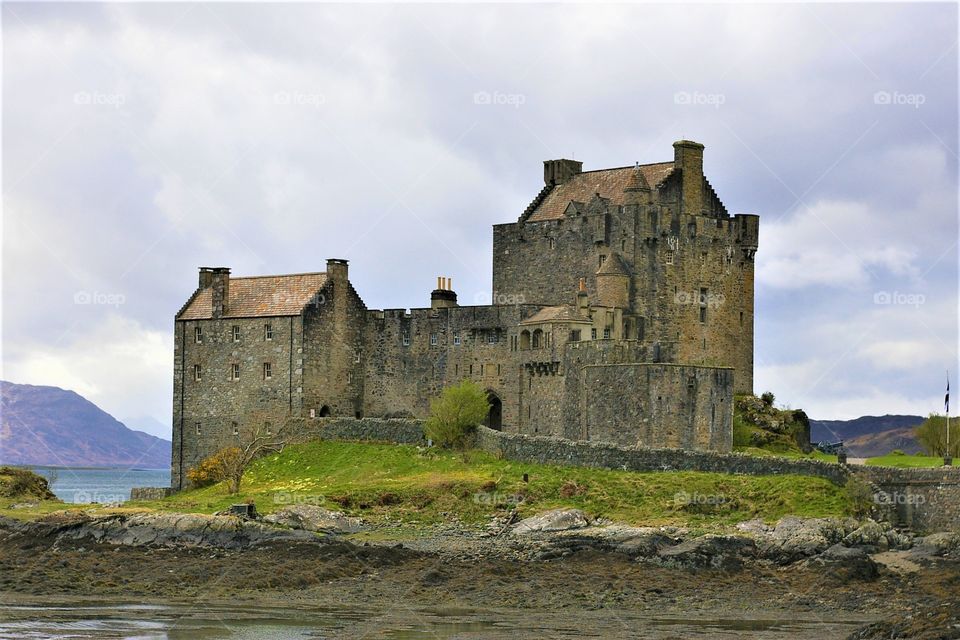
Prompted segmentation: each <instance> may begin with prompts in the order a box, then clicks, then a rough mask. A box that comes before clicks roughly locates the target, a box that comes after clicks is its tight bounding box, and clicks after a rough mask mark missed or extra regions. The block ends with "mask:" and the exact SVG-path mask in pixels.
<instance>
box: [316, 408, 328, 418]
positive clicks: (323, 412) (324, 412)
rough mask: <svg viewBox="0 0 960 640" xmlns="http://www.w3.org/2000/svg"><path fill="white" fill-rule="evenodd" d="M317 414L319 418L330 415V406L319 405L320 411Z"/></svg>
mask: <svg viewBox="0 0 960 640" xmlns="http://www.w3.org/2000/svg"><path fill="white" fill-rule="evenodd" d="M317 415H319V416H320V417H321V418H326V417H327V416H329V415H330V407H328V406H327V405H323V406H322V407H320V413H318V414H317Z"/></svg>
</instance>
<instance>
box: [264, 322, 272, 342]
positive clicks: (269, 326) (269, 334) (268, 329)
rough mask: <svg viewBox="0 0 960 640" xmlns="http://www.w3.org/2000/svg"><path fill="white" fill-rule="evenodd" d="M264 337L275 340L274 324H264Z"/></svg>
mask: <svg viewBox="0 0 960 640" xmlns="http://www.w3.org/2000/svg"><path fill="white" fill-rule="evenodd" d="M263 339H264V340H273V325H272V324H265V325H263Z"/></svg>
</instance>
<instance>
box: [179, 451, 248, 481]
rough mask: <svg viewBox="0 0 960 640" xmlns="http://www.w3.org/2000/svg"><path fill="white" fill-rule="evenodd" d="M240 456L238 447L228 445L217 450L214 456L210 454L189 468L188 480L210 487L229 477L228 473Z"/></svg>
mask: <svg viewBox="0 0 960 640" xmlns="http://www.w3.org/2000/svg"><path fill="white" fill-rule="evenodd" d="M239 457H240V449H239V448H238V447H227V448H226V449H221V450H220V451H217V452H216V453H215V454H213V455H212V456H208V457H206V458H204V459H203V460H201V461H200V462H199V463H197V465H196V466H194V467H190V468H189V469H187V480H189V481H190V484H192V485H193V486H194V487H197V488H199V487H209V486H210V485H212V484H217V483H218V482H223V481H224V480H226V479H227V474H228V471H229V469H230V467H232V466H233V465H234V464H235V462H236V460H237V458H239Z"/></svg>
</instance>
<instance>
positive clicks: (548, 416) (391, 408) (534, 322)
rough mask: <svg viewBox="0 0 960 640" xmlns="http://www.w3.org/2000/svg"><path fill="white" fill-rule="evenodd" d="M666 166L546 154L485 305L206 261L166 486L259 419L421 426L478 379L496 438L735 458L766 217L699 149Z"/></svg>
mask: <svg viewBox="0 0 960 640" xmlns="http://www.w3.org/2000/svg"><path fill="white" fill-rule="evenodd" d="M673 148H674V157H673V160H672V161H670V162H660V163H655V164H645V165H635V166H632V167H622V168H616V169H603V170H597V171H583V167H582V163H580V162H576V161H573V160H549V161H546V162H544V186H543V188H542V189H541V190H540V192H539V193H538V194H537V195H536V197H535V198H534V199H533V201H532V202H531V203H530V205H529V206H528V207H527V208H526V209H525V210H524V212H523V214H522V215H521V216H520V218H519V219H518V220H517V221H516V222H513V223H508V224H500V225H495V226H494V228H493V298H492V302H493V304H491V305H484V306H459V305H458V304H457V295H456V293H455V292H454V290H453V287H452V285H451V283H450V280H449V279H447V278H442V277H441V278H438V280H437V287H436V289H435V290H433V291H432V292H431V294H430V306H429V307H424V308H414V309H410V310H409V311H408V310H406V309H384V310H373V309H368V308H367V307H366V305H365V304H364V302H363V300H362V299H361V297H360V295H359V294H358V293H357V291H356V290H355V289H354V288H353V286H352V285H351V284H350V280H349V274H348V266H347V261H346V260H341V259H330V260H327V267H326V271H325V272H323V273H306V274H294V275H281V276H258V277H242V278H238V277H231V274H230V270H229V269H227V268H201V269H200V282H199V286H198V288H197V289H196V291H195V292H194V293H193V295H192V296H191V297H190V298H189V300H187V302H186V304H185V305H184V306H183V308H182V309H181V310H180V311H179V313H177V315H176V320H175V366H174V405H173V465H172V466H173V469H172V471H173V476H172V486H173V487H175V488H180V487H182V486H183V483H184V482H185V478H184V474H185V472H186V470H187V469H188V468H190V467H191V466H193V465H194V464H196V463H197V462H198V461H199V460H201V459H202V458H203V457H205V456H208V455H210V454H212V453H214V452H215V451H217V450H218V449H220V448H222V447H225V446H229V445H230V444H231V443H233V442H236V441H237V439H238V437H239V434H240V433H241V427H243V426H244V425H249V424H250V423H251V421H255V422H256V423H257V424H258V425H264V426H267V427H268V428H269V426H270V425H273V424H277V425H279V424H282V423H283V422H284V421H285V420H287V419H288V418H291V417H297V418H322V417H325V416H352V417H399V416H415V417H423V416H425V415H426V414H427V413H428V411H429V402H430V399H431V398H433V397H435V396H436V395H438V394H439V393H440V391H441V390H442V389H443V388H444V387H445V386H448V385H450V384H454V383H456V382H458V381H460V380H462V379H464V378H470V379H472V380H474V381H476V382H477V383H478V384H480V385H482V386H483V387H484V388H485V389H486V390H487V393H488V398H489V399H490V402H491V410H490V415H489V416H488V418H487V424H488V426H490V427H492V428H494V429H500V430H503V431H505V432H513V433H526V434H536V435H546V436H550V435H553V436H559V437H564V438H567V439H571V440H592V441H603V442H611V443H616V444H619V445H626V446H634V445H638V446H646V447H674V448H682V449H691V450H702V451H730V450H731V448H732V444H733V443H732V439H733V428H732V420H733V394H734V393H750V392H752V387H753V276H754V274H753V269H754V254H755V252H756V250H757V233H758V224H759V220H758V217H757V216H755V215H741V214H738V215H735V216H731V215H729V214H728V213H727V210H726V208H725V207H724V205H723V203H722V202H721V201H720V199H719V198H718V197H717V195H716V193H715V192H714V190H713V187H712V186H711V185H710V183H709V182H708V181H707V179H706V177H705V176H704V173H703V145H701V144H698V143H696V142H690V141H686V140H681V141H679V142H676V143H674V145H673Z"/></svg>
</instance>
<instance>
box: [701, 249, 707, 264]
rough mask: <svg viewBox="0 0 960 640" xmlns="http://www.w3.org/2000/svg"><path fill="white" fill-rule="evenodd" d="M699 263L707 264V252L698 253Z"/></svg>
mask: <svg viewBox="0 0 960 640" xmlns="http://www.w3.org/2000/svg"><path fill="white" fill-rule="evenodd" d="M700 264H707V252H706V251H704V252H703V253H701V254H700Z"/></svg>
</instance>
